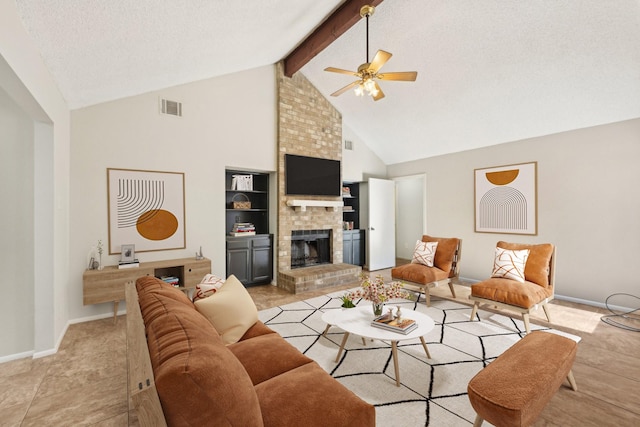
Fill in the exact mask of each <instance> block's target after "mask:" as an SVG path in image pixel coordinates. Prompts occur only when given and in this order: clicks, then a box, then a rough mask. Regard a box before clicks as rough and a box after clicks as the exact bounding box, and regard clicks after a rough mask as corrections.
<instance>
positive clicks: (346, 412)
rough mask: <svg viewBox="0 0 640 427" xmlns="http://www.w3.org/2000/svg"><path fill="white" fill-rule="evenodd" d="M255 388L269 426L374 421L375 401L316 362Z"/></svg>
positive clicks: (355, 425)
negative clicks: (368, 401)
mask: <svg viewBox="0 0 640 427" xmlns="http://www.w3.org/2000/svg"><path fill="white" fill-rule="evenodd" d="M255 389H256V393H257V394H258V399H259V401H260V408H261V409H262V414H263V420H264V425H265V426H267V427H298V426H302V425H303V426H305V427H326V426H332V427H341V426H344V427H347V426H348V427H359V426H373V425H375V417H376V411H375V408H374V407H373V405H371V404H369V403H367V402H365V401H364V400H362V399H360V398H359V397H358V396H356V395H355V394H354V393H353V392H352V391H350V390H349V389H347V388H346V387H345V386H343V385H342V384H340V383H339V382H338V381H337V380H336V379H335V378H332V377H331V376H330V375H329V374H328V373H327V372H325V370H324V369H322V368H321V367H320V366H319V365H318V364H317V363H316V362H311V363H307V364H305V365H302V366H300V367H298V368H295V369H292V370H290V371H288V372H285V373H283V374H282V375H278V376H276V377H274V378H271V379H269V380H267V381H263V382H261V383H260V384H258V385H256V387H255ZM309 402H312V403H311V404H310V403H309Z"/></svg>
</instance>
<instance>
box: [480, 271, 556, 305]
mask: <svg viewBox="0 0 640 427" xmlns="http://www.w3.org/2000/svg"><path fill="white" fill-rule="evenodd" d="M471 295H473V296H474V297H479V298H486V299H489V300H491V301H497V302H502V303H505V304H510V305H515V306H518V307H522V308H531V307H533V306H534V305H535V304H538V303H539V302H540V301H542V300H544V299H545V298H549V297H551V296H552V295H553V291H552V290H551V288H548V287H547V288H543V287H542V286H539V285H537V284H536V283H532V282H528V281H526V282H524V283H520V282H516V281H515V280H511V279H498V278H491V279H487V280H483V281H482V282H479V283H474V284H473V285H471Z"/></svg>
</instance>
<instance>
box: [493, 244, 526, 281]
mask: <svg viewBox="0 0 640 427" xmlns="http://www.w3.org/2000/svg"><path fill="white" fill-rule="evenodd" d="M528 256H529V249H522V250H519V251H512V250H510V249H503V248H498V247H496V252H495V256H494V259H493V272H492V273H491V277H502V278H505V279H511V280H515V281H516V282H520V283H522V282H524V266H525V265H526V264H527V257H528Z"/></svg>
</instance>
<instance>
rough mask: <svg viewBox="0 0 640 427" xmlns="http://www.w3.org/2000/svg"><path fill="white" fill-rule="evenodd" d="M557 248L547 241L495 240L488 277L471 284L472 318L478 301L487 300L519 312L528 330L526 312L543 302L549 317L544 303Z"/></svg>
mask: <svg viewBox="0 0 640 427" xmlns="http://www.w3.org/2000/svg"><path fill="white" fill-rule="evenodd" d="M555 260H556V248H555V246H554V245H552V244H550V243H543V244H538V245H529V244H520V243H508V242H502V241H500V242H498V243H497V245H496V249H495V257H494V262H493V272H492V274H491V278H489V279H487V280H483V281H482V282H479V283H475V284H473V285H471V295H469V299H470V300H472V301H473V310H472V311H471V319H470V320H474V318H475V317H476V314H477V311H478V307H479V306H480V304H490V305H493V306H496V307H499V308H504V309H507V310H512V311H516V312H519V313H521V314H522V320H523V322H524V327H525V330H526V331H527V333H529V332H530V331H531V329H530V326H529V313H530V312H531V311H532V310H535V309H537V308H538V307H539V306H542V308H543V310H544V313H545V315H546V316H547V320H548V321H551V316H550V314H549V309H548V307H547V303H548V302H549V301H551V300H552V299H553V297H554V281H555Z"/></svg>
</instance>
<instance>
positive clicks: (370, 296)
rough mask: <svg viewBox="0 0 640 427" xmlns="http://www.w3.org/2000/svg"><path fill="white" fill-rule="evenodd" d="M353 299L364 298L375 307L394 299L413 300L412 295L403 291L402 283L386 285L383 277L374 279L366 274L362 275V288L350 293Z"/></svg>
mask: <svg viewBox="0 0 640 427" xmlns="http://www.w3.org/2000/svg"><path fill="white" fill-rule="evenodd" d="M349 296H350V297H351V299H356V298H364V299H366V300H367V301H371V302H372V303H373V304H375V305H379V304H382V303H385V302H387V301H389V300H391V299H394V298H406V299H411V294H409V293H408V292H407V291H405V290H403V289H402V283H400V282H390V283H387V284H385V283H384V278H383V277H382V276H376V277H375V278H374V279H371V277H369V276H367V275H366V274H361V275H360V288H359V289H356V290H355V291H351V292H350V293H349Z"/></svg>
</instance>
